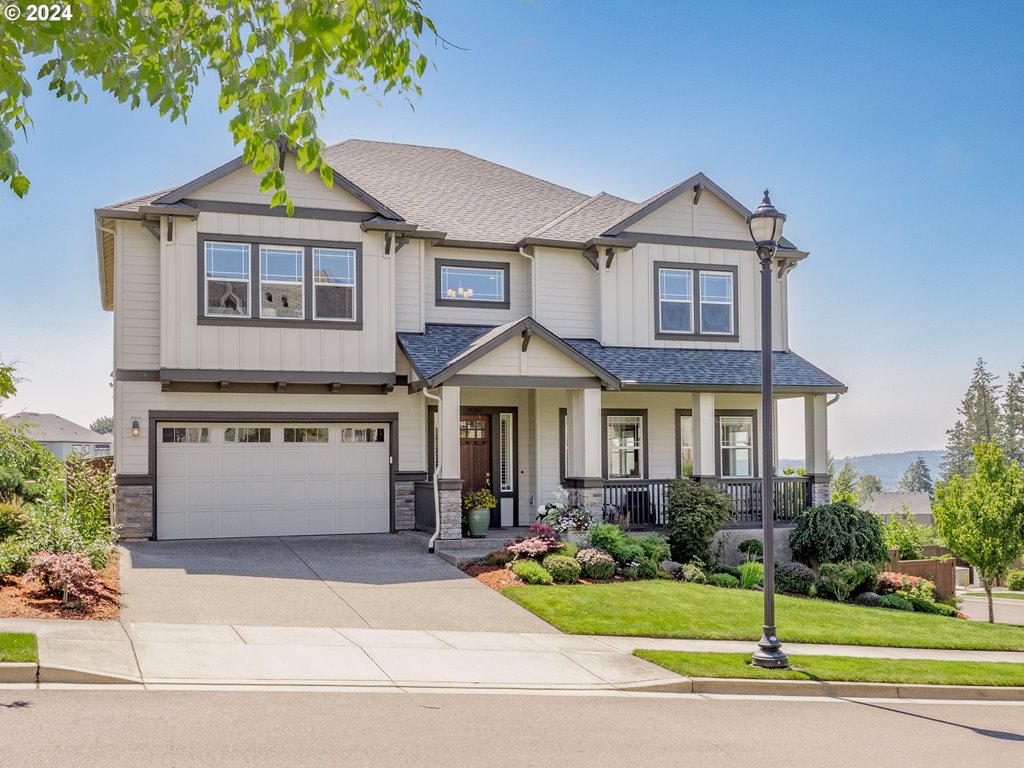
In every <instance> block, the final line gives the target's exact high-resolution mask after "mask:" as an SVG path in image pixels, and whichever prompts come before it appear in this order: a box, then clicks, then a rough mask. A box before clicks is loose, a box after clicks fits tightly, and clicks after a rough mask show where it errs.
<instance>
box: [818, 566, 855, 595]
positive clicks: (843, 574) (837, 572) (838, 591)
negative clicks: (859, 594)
mask: <svg viewBox="0 0 1024 768" xmlns="http://www.w3.org/2000/svg"><path fill="white" fill-rule="evenodd" d="M861 579H862V576H861V574H860V573H858V571H857V569H856V568H854V566H853V565H852V564H851V563H822V565H821V568H819V569H818V583H817V584H816V585H815V586H816V588H817V594H818V597H824V598H826V599H829V600H836V601H837V602H840V603H845V602H846V601H847V600H849V599H850V596H851V595H852V594H853V593H854V590H856V589H857V586H858V585H859V584H860V582H861Z"/></svg>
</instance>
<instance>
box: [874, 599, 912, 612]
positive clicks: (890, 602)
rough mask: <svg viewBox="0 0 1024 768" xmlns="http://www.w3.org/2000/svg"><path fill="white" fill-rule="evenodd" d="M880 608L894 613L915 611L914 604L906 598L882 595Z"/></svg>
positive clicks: (879, 603)
mask: <svg viewBox="0 0 1024 768" xmlns="http://www.w3.org/2000/svg"><path fill="white" fill-rule="evenodd" d="M878 606H879V607H880V608H889V609H890V610H893V611H912V610H914V604H913V603H911V602H910V601H909V600H907V599H906V598H905V597H900V596H899V595H882V597H881V599H880V600H879V601H878Z"/></svg>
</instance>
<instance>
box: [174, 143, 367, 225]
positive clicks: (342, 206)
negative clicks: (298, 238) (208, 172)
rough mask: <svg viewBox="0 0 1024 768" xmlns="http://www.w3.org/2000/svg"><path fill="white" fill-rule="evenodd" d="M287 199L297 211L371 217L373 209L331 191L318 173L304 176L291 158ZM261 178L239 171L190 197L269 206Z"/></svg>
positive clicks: (287, 168)
mask: <svg viewBox="0 0 1024 768" xmlns="http://www.w3.org/2000/svg"><path fill="white" fill-rule="evenodd" d="M284 176H285V184H286V186H287V189H288V195H289V197H291V199H292V202H293V203H294V204H295V207H296V208H328V209H331V210H341V211H359V212H360V213H366V214H368V215H369V214H372V213H373V211H372V209H371V208H370V207H369V206H368V205H366V204H365V203H364V202H363V201H362V200H359V199H358V198H357V197H355V196H354V195H352V194H350V193H349V192H346V191H345V190H344V189H342V188H341V187H340V186H339V185H337V184H335V185H334V186H332V187H331V188H330V189H328V188H327V187H326V186H325V185H324V183H323V181H322V180H321V178H320V174H319V173H317V172H313V173H303V172H302V171H300V170H299V168H298V166H297V165H296V164H295V158H294V157H293V156H292V155H291V154H289V155H288V156H287V159H286V160H285V167H284ZM261 178H262V174H255V173H253V172H252V171H251V170H250V169H249V168H247V167H246V168H240V169H238V170H237V171H234V172H233V173H229V174H228V175H227V176H225V177H224V178H222V179H217V181H214V182H213V183H211V184H208V185H207V186H205V187H203V188H202V189H198V190H196V191H195V192H192V193H190V194H189V196H188V199H190V200H211V201H216V202H220V203H248V204H252V205H266V206H269V205H270V197H271V195H270V194H267V193H264V192H260V179H261Z"/></svg>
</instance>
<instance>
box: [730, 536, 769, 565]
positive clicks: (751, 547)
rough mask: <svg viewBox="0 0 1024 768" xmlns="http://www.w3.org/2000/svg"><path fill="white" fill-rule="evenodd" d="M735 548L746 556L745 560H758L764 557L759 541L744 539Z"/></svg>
mask: <svg viewBox="0 0 1024 768" xmlns="http://www.w3.org/2000/svg"><path fill="white" fill-rule="evenodd" d="M736 548H737V549H738V550H739V551H740V552H741V553H743V554H744V555H746V556H747V560H760V559H761V558H763V557H764V543H763V542H762V541H761V540H760V539H744V540H743V541H741V542H740V543H739V546H737V547H736Z"/></svg>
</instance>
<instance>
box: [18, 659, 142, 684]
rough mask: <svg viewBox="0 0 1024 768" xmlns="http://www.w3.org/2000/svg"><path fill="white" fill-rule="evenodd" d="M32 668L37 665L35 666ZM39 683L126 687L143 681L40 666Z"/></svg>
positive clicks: (72, 668)
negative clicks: (125, 685)
mask: <svg viewBox="0 0 1024 768" xmlns="http://www.w3.org/2000/svg"><path fill="white" fill-rule="evenodd" d="M32 666H35V665H34V664H33V665H32ZM36 680H37V678H35V677H33V678H32V682H36ZM38 682H40V683H70V684H89V685H124V684H125V683H130V684H133V685H139V684H141V683H142V679H141V678H138V677H130V676H128V675H113V674H109V673H106V672H91V671H89V670H87V669H79V668H77V667H58V666H51V665H44V664H40V665H39V677H38Z"/></svg>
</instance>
